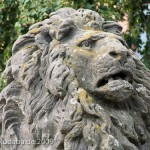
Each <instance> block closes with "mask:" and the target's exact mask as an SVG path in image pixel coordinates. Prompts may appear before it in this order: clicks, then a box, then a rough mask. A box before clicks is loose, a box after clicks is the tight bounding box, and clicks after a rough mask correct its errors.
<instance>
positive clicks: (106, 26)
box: [102, 21, 122, 34]
mask: <svg viewBox="0 0 150 150" xmlns="http://www.w3.org/2000/svg"><path fill="white" fill-rule="evenodd" d="M102 29H103V30H104V31H105V32H111V33H116V34H120V33H121V31H122V27H121V26H120V25H119V24H118V23H117V22H114V21H105V22H103V24H102Z"/></svg>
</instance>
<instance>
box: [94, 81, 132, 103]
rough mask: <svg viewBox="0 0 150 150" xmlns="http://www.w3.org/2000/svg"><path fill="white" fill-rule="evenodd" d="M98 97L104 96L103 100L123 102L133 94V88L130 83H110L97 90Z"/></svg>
mask: <svg viewBox="0 0 150 150" xmlns="http://www.w3.org/2000/svg"><path fill="white" fill-rule="evenodd" d="M96 93H97V94H98V95H101V94H102V95H103V98H104V99H106V100H109V101H113V102H122V101H125V100H127V99H128V98H129V97H130V96H131V95H132V93H133V86H132V84H131V83H129V82H128V81H125V80H122V79H118V80H112V81H109V82H108V83H107V84H105V85H104V86H102V87H99V88H98V89H97V90H96Z"/></svg>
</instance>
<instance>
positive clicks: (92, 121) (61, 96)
mask: <svg viewBox="0 0 150 150" xmlns="http://www.w3.org/2000/svg"><path fill="white" fill-rule="evenodd" d="M78 28H79V29H82V30H88V29H89V28H90V30H103V31H105V32H113V33H115V34H118V35H120V36H121V34H120V30H121V27H120V26H119V25H118V24H117V23H115V22H108V21H104V19H103V18H101V17H100V16H99V15H98V14H97V13H96V12H94V11H91V10H85V9H79V10H77V11H76V10H74V9H71V8H63V9H60V10H58V11H56V12H54V13H51V14H50V18H49V19H46V20H44V21H42V22H39V23H36V24H34V25H32V26H31V27H30V28H29V32H28V33H27V34H25V35H23V36H21V37H19V39H18V40H17V41H16V42H15V43H14V45H13V48H12V57H11V58H10V59H9V61H8V63H7V66H6V69H5V71H4V75H3V76H4V78H5V80H6V82H7V86H6V87H5V88H4V90H3V91H2V92H1V95H0V100H1V118H2V119H1V137H2V138H3V139H5V140H6V139H16V140H19V139H31V140H32V139H33V140H35V141H36V143H38V142H39V141H40V140H42V139H44V138H45V139H53V140H54V141H53V143H52V144H50V145H48V146H45V145H42V144H34V145H32V146H33V147H32V148H31V147H28V149H36V150H40V149H44V148H45V149H49V150H55V149H59V150H63V149H64V150H97V149H101V150H103V149H104V150H106V149H109V150H110V149H114V150H117V149H118V150H123V149H125V150H127V149H134V150H137V149H144V147H145V148H147V149H148V148H150V142H148V140H150V115H149V113H150V112H149V111H150V71H149V70H148V69H146V68H145V66H144V65H143V64H142V62H141V61H140V60H139V59H138V58H137V57H136V55H135V54H134V52H132V57H133V59H134V62H135V64H136V69H135V70H133V72H134V82H133V85H134V88H135V90H134V94H133V95H132V96H131V98H130V99H129V100H128V101H127V102H122V103H121V102H120V103H119V104H115V105H114V104H113V103H111V104H107V105H105V104H103V103H97V104H96V103H95V102H92V98H91V97H90V96H89V95H88V93H87V92H86V91H85V90H84V89H82V87H79V85H78V81H77V79H76V76H75V74H74V72H73V70H72V68H71V65H69V63H71V62H70V61H71V60H70V58H69V57H70V56H69V54H68V53H66V51H67V50H68V49H69V47H68V45H65V44H62V43H61V40H63V38H64V37H66V35H69V34H73V32H72V31H74V30H78ZM70 55H71V54H70ZM125 116H126V117H127V118H128V122H126V120H125V119H124V117H125ZM24 130H25V131H24ZM3 146H4V147H5V148H6V149H7V148H8V149H9V148H10V149H11V148H12V149H13V148H14V149H23V148H21V147H20V145H17V144H16V145H2V147H3ZM28 146H29V145H28ZM19 147H20V148H19Z"/></svg>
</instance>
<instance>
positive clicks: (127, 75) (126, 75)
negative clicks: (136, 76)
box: [97, 71, 133, 88]
mask: <svg viewBox="0 0 150 150" xmlns="http://www.w3.org/2000/svg"><path fill="white" fill-rule="evenodd" d="M114 80H125V81H127V82H129V83H130V84H132V82H133V74H132V73H131V72H129V71H119V72H117V73H113V74H110V75H108V76H105V77H103V78H102V79H100V80H99V81H98V82H97V88H100V87H102V86H105V85H106V84H107V83H109V82H111V81H114Z"/></svg>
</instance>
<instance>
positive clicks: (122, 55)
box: [109, 50, 130, 64]
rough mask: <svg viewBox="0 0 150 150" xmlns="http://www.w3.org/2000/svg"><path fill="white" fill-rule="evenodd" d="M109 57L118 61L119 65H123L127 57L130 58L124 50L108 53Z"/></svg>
mask: <svg viewBox="0 0 150 150" xmlns="http://www.w3.org/2000/svg"><path fill="white" fill-rule="evenodd" d="M109 55H110V56H111V57H113V58H114V59H116V60H118V61H119V62H120V63H121V64H125V63H126V61H127V59H128V57H130V53H129V52H128V51H126V50H112V51H110V52H109Z"/></svg>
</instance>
